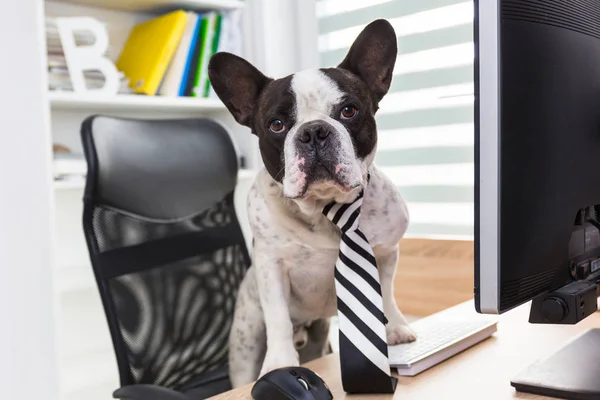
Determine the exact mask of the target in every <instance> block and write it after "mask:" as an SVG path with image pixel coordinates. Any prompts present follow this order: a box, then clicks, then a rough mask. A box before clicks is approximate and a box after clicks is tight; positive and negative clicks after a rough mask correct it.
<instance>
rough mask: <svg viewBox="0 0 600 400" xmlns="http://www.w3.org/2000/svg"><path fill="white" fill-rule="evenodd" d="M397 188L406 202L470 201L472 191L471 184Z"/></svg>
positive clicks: (471, 199) (471, 200)
mask: <svg viewBox="0 0 600 400" xmlns="http://www.w3.org/2000/svg"><path fill="white" fill-rule="evenodd" d="M398 190H399V191H400V193H401V194H402V197H403V198H404V200H405V201H407V202H408V203H417V202H419V203H435V202H440V201H443V202H444V203H470V202H473V193H474V189H473V186H472V185H422V186H402V185H400V186H398Z"/></svg>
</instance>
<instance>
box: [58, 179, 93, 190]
mask: <svg viewBox="0 0 600 400" xmlns="http://www.w3.org/2000/svg"><path fill="white" fill-rule="evenodd" d="M84 187H85V180H84V179H69V180H64V181H61V180H58V181H57V180H55V181H54V189H60V190H75V189H83V188H84Z"/></svg>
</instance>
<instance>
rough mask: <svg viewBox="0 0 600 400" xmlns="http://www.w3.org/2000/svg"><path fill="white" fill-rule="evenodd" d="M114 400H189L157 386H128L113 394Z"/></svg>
mask: <svg viewBox="0 0 600 400" xmlns="http://www.w3.org/2000/svg"><path fill="white" fill-rule="evenodd" d="M113 397H114V398H115V399H121V400H190V398H189V397H187V396H186V395H184V394H183V393H180V392H176V391H175V390H172V389H167V388H164V387H162V386H157V385H128V386H123V387H121V388H119V389H117V390H115V392H114V393H113Z"/></svg>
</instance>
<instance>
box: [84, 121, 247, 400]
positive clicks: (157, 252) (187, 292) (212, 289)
mask: <svg viewBox="0 0 600 400" xmlns="http://www.w3.org/2000/svg"><path fill="white" fill-rule="evenodd" d="M81 137H82V141H83V146H84V152H85V157H86V160H87V164H88V175H87V183H86V188H85V196H84V215H83V227H84V232H85V235H86V239H87V244H88V249H89V253H90V258H91V261H92V266H93V269H94V274H95V277H96V281H97V283H98V288H99V290H100V295H101V298H102V302H103V305H104V310H105V312H106V317H107V320H108V326H109V328H110V333H111V336H112V341H113V345H114V350H115V354H116V358H117V364H118V368H119V374H120V381H121V385H122V387H121V388H120V389H118V390H116V391H115V393H114V397H115V398H119V399H136V400H171V399H173V400H176V399H177V400H178V399H181V400H184V399H185V400H189V399H194V400H200V399H204V398H207V397H210V396H212V395H215V394H218V393H221V392H223V391H226V390H228V389H230V387H231V384H230V381H229V377H228V374H227V355H228V347H227V340H228V335H229V331H230V326H231V322H232V317H233V311H234V305H235V297H236V294H237V291H238V286H239V284H240V282H241V280H242V278H243V276H244V274H245V273H246V270H247V268H248V267H249V265H250V259H249V256H248V251H247V248H246V244H245V241H244V237H243V234H242V231H241V228H240V226H239V223H238V220H237V217H236V213H235V210H234V206H233V194H234V189H235V185H236V181H237V172H238V162H237V155H236V153H235V150H234V147H233V143H232V141H231V139H230V137H229V135H228V133H227V132H226V131H225V130H224V129H223V127H221V126H220V125H219V124H217V123H216V122H213V121H211V120H206V119H184V120H158V121H157V120H133V119H121V118H111V117H105V116H92V117H89V118H87V119H86V120H85V121H84V122H83V124H82V129H81ZM90 373H93V371H90Z"/></svg>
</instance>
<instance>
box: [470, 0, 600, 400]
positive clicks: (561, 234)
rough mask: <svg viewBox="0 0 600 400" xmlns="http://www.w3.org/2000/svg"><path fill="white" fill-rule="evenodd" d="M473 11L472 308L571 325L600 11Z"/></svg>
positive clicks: (491, 0) (597, 275) (596, 91)
mask: <svg viewBox="0 0 600 400" xmlns="http://www.w3.org/2000/svg"><path fill="white" fill-rule="evenodd" d="M474 3H475V30H474V39H475V68H474V74H475V127H476V128H475V208H476V210H475V307H476V309H477V311H478V312H480V313H485V314H501V313H504V312H507V311H509V310H511V309H512V308H514V307H517V306H519V305H522V304H524V303H526V302H528V301H530V300H532V302H531V309H530V318H529V322H531V323H552V324H573V323H577V322H578V321H580V320H581V319H583V318H585V317H587V316H589V315H590V314H592V313H594V312H596V310H597V297H598V295H597V284H598V281H599V280H600V229H599V228H600V222H599V221H600V1H599V0H475V2H474ZM598 347H599V348H600V342H599V343H598ZM598 353H600V351H599V352H598ZM598 353H597V354H598ZM595 362H596V363H597V364H599V363H600V359H598V358H597V359H596V360H595ZM584 372H585V371H579V373H584ZM596 380H597V381H598V382H599V383H598V387H597V389H598V392H597V393H600V379H596ZM542 393H543V392H542ZM543 394H547V393H543ZM598 396H600V394H599V395H598ZM595 398H600V397H595Z"/></svg>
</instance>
